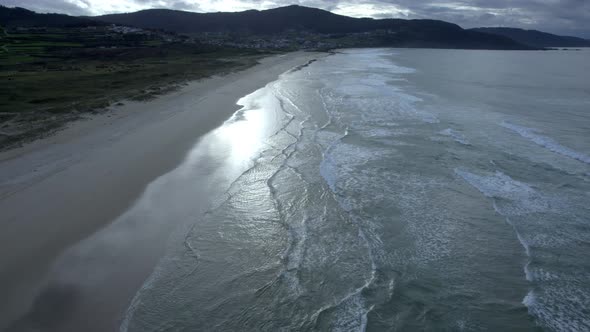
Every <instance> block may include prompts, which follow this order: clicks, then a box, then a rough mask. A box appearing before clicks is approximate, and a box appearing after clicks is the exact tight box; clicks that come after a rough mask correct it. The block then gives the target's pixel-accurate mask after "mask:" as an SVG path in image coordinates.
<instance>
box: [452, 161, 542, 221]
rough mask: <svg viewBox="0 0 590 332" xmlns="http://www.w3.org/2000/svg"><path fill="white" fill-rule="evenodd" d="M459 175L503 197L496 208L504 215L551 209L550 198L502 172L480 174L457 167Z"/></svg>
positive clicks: (497, 196) (490, 195)
mask: <svg viewBox="0 0 590 332" xmlns="http://www.w3.org/2000/svg"><path fill="white" fill-rule="evenodd" d="M455 174H457V175H459V176H460V177H461V178H463V179H464V180H465V181H467V182H468V183H469V184H471V185H472V186H473V187H475V188H476V189H477V190H479V191H480V192H481V193H482V194H484V195H485V196H487V197H490V198H496V199H502V201H501V202H496V204H495V208H496V209H497V210H498V212H499V213H500V214H502V215H503V216H517V215H523V214H529V213H534V212H545V211H549V210H550V204H549V200H548V199H547V198H546V197H544V196H543V195H541V194H540V193H538V192H537V191H536V190H535V189H533V188H532V187H531V186H529V185H528V184H526V183H524V182H520V181H517V180H514V179H512V178H511V177H509V176H508V175H506V174H504V173H502V172H496V173H495V174H493V175H478V174H474V173H471V172H468V171H465V170H462V169H455Z"/></svg>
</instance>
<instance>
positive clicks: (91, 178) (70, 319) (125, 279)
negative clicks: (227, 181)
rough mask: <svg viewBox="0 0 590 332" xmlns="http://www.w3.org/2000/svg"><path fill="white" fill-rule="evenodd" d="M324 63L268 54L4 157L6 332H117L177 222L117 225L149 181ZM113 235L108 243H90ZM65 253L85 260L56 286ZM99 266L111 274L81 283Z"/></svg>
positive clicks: (0, 277) (0, 260) (1, 303)
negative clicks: (278, 82) (253, 102)
mask: <svg viewBox="0 0 590 332" xmlns="http://www.w3.org/2000/svg"><path fill="white" fill-rule="evenodd" d="M319 56H322V55H321V54H318V53H301V52H299V53H291V54H287V55H282V56H273V57H269V58H266V59H264V60H262V61H261V64H260V65H257V66H255V67H252V68H250V69H247V70H245V71H241V72H238V73H233V74H230V75H227V76H223V77H215V78H210V79H206V80H201V81H197V82H193V83H190V84H189V85H187V86H186V87H184V88H183V89H181V90H180V91H177V92H174V93H172V94H169V95H166V96H162V97H160V98H158V99H156V100H154V101H150V102H147V103H137V102H126V103H125V105H122V106H116V107H114V108H113V110H112V111H110V112H108V113H105V114H102V115H98V116H95V117H93V118H92V119H89V120H86V121H80V122H77V123H74V124H72V125H71V126H69V127H68V128H67V129H66V130H64V131H61V132H59V133H58V134H56V135H54V136H52V137H48V138H46V139H43V140H40V141H37V142H34V143H31V144H29V145H27V146H25V147H23V148H19V149H16V150H11V151H7V152H3V153H1V154H0V220H1V222H0V228H1V230H0V252H1V254H0V294H2V298H1V299H0V313H1V314H0V330H1V329H4V328H7V327H10V328H9V330H32V329H35V328H40V330H42V331H69V330H72V331H74V330H81V329H83V330H85V331H110V330H116V329H117V328H118V325H119V323H120V319H121V316H122V314H123V313H124V310H125V309H126V307H127V305H128V303H129V301H130V300H131V298H132V297H133V295H134V293H135V291H136V290H137V288H138V287H140V286H141V284H142V283H143V281H144V280H145V278H146V277H147V276H148V275H149V274H150V273H151V271H152V269H153V266H154V265H155V263H156V262H157V260H158V258H159V257H160V256H161V255H162V253H163V251H164V249H165V244H166V240H167V238H168V237H169V235H170V233H171V232H172V231H173V225H153V226H150V227H146V229H148V230H146V231H145V232H144V231H143V230H142V229H143V228H142V225H141V224H139V222H140V221H139V220H138V221H137V223H138V224H137V225H136V226H138V227H136V228H133V229H130V228H129V225H128V224H127V225H112V224H111V223H112V222H113V221H114V220H115V219H117V217H118V216H120V215H121V214H123V213H124V211H125V210H126V209H127V208H129V207H130V206H131V205H132V204H133V203H134V201H135V200H136V199H137V198H138V196H139V195H140V194H141V193H142V192H143V191H144V190H145V189H146V186H147V185H148V184H149V183H150V182H152V181H154V180H155V179H156V178H158V177H159V176H161V175H162V174H165V173H166V172H168V171H170V170H172V169H174V168H175V167H176V166H178V165H179V164H180V163H181V162H182V160H183V159H184V158H185V156H186V154H187V152H188V151H189V150H190V148H191V147H192V146H193V145H194V144H195V143H196V142H197V141H198V139H199V137H201V136H202V135H204V134H206V133H207V132H209V131H211V130H212V129H214V128H216V127H217V126H219V125H220V124H221V123H223V121H224V120H226V119H227V118H228V117H229V116H231V114H232V113H233V112H235V111H236V110H237V109H238V107H237V106H236V104H235V103H236V101H237V100H238V99H239V98H240V97H242V96H244V95H246V94H248V93H250V92H252V91H254V90H256V89H258V88H260V87H262V86H264V85H265V84H266V83H268V82H270V81H272V80H274V79H275V78H276V77H277V76H278V75H280V74H281V73H283V72H285V71H287V70H289V69H291V68H293V67H296V66H298V65H301V64H304V63H306V62H307V61H309V60H311V59H314V58H317V57H319ZM204 198H206V197H204ZM196 200H198V198H196ZM109 224H111V225H110V226H108V225H109ZM105 226H108V227H106V229H108V233H109V237H108V240H104V239H105V237H104V236H102V237H101V236H98V237H99V238H101V240H100V241H92V239H93V238H97V234H101V232H102V233H105ZM93 234H94V235H93ZM85 239H86V240H85ZM83 240H84V241H83ZM81 241H82V242H81ZM80 243H81V244H80ZM138 243H140V244H143V245H141V248H138ZM68 248H69V249H68ZM64 251H68V252H69V253H68V257H69V258H68V264H72V261H73V260H72V257H78V258H79V261H78V262H77V263H79V264H80V266H79V267H78V268H77V269H76V271H77V273H76V274H72V275H69V276H66V278H62V280H61V281H60V282H58V283H56V282H55V278H54V277H53V276H52V275H53V274H54V273H53V272H51V273H50V271H55V269H56V265H57V266H59V264H61V262H60V259H58V257H60V255H62V256H63V253H64ZM89 253H90V254H89ZM138 255H140V256H141V257H138ZM88 257H91V258H93V259H96V262H93V261H90V262H89V261H88ZM56 260H57V261H56ZM75 263H76V262H75ZM95 263H96V266H99V269H98V270H100V271H101V272H102V274H103V275H102V277H100V278H99V277H98V276H96V273H92V274H91V273H89V274H88V275H83V273H82V274H80V271H82V272H84V271H85V270H86V269H85V267H86V266H92V264H95ZM94 270H97V268H96V267H95V268H94ZM68 278H69V281H71V282H68ZM82 279H83V281H84V282H82V283H80V282H79V281H80V280H82ZM113 282H114V283H113ZM81 285H91V286H89V287H84V286H81ZM18 317H21V318H20V319H19V320H18V321H17V322H16V323H14V321H15V320H16V319H18Z"/></svg>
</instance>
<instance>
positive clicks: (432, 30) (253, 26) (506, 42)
mask: <svg viewBox="0 0 590 332" xmlns="http://www.w3.org/2000/svg"><path fill="white" fill-rule="evenodd" d="M94 19H96V20H100V21H103V22H107V23H114V24H122V25H129V26H135V27H139V28H144V29H163V30H167V31H174V32H177V33H208V32H217V33H220V32H227V33H239V34H259V35H267V34H280V33H286V32H289V31H291V32H292V31H296V32H307V33H315V34H359V33H370V32H376V31H381V32H383V33H382V34H381V35H380V36H378V37H375V38H373V39H372V41H371V44H367V45H359V46H398V47H433V48H473V49H530V47H528V46H526V45H523V44H520V43H518V42H515V41H513V40H512V39H510V38H507V37H504V36H496V35H491V34H486V33H481V32H478V31H469V30H464V29H462V28H461V27H459V26H458V25H456V24H452V23H448V22H444V21H437V20H403V19H372V18H352V17H347V16H342V15H337V14H334V13H331V12H329V11H325V10H321V9H317V8H309V7H303V6H296V5H293V6H287V7H281V8H275V9H269V10H262V11H258V10H248V11H243V12H235V13H233V12H232V13H193V12H185V11H177V10H168V9H150V10H143V11H138V12H134V13H126V14H112V15H104V16H98V17H94Z"/></svg>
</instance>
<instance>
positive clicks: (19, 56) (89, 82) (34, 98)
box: [0, 29, 262, 148]
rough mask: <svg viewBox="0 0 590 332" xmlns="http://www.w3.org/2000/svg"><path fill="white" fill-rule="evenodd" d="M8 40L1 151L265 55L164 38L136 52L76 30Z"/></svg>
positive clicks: (0, 102)
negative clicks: (81, 117) (125, 101)
mask: <svg viewBox="0 0 590 332" xmlns="http://www.w3.org/2000/svg"><path fill="white" fill-rule="evenodd" d="M70 37H71V38H72V39H71V40H68V38H70ZM7 39H8V41H9V42H10V43H6V42H7ZM1 42H4V43H6V45H7V46H6V49H7V50H8V52H6V50H3V49H1V48H0V148H2V147H6V146H12V145H14V144H17V143H20V142H23V141H26V140H29V139H32V138H35V137H39V136H40V135H45V134H46V133H48V132H50V131H51V130H55V128H59V126H60V124H63V123H64V122H65V121H68V120H71V119H74V118H76V117H78V116H79V115H81V114H84V113H88V112H96V111H99V110H101V109H104V108H105V107H108V106H109V105H110V104H111V103H114V102H116V101H119V100H121V99H126V98H131V99H135V100H148V99H151V98H153V97H155V96H157V95H159V94H162V93H165V92H166V91H169V90H170V89H171V88H173V87H174V86H178V84H180V83H182V82H186V81H188V80H193V79H198V78H203V77H208V76H211V75H214V74H219V73H223V72H229V71H232V70H237V69H242V68H246V67H249V66H252V65H254V64H255V63H256V62H257V59H259V58H260V57H261V56H262V55H261V54H260V53H258V52H254V51H243V50H236V49H210V48H204V47H202V46H199V45H191V44H181V43H166V42H164V41H162V40H158V39H152V40H146V41H141V42H140V43H139V44H137V45H135V46H130V45H128V44H127V45H124V42H122V41H120V40H112V38H110V37H108V36H106V35H104V34H103V35H101V34H100V31H99V32H94V31H92V32H91V33H87V34H85V33H82V32H80V31H78V32H75V31H71V30H68V29H62V30H58V29H54V30H53V31H48V32H47V34H45V33H41V34H30V33H27V34H17V33H11V34H10V38H4V39H3V40H2V41H1ZM89 44H90V45H109V44H110V45H121V44H123V46H117V47H116V48H111V47H106V48H103V47H100V46H93V47H87V46H84V45H89ZM1 45H2V44H0V46H1Z"/></svg>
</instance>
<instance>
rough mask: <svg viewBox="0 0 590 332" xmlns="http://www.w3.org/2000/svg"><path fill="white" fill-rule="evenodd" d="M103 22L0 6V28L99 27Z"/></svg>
mask: <svg viewBox="0 0 590 332" xmlns="http://www.w3.org/2000/svg"><path fill="white" fill-rule="evenodd" d="M99 25H105V23H104V22H99V21H95V20H92V19H88V18H84V17H75V16H69V15H64V14H39V13H35V12H33V11H30V10H28V9H24V8H19V7H15V8H9V7H5V6H0V26H3V27H77V26H78V27H79V26H99Z"/></svg>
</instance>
